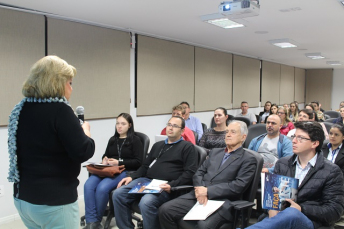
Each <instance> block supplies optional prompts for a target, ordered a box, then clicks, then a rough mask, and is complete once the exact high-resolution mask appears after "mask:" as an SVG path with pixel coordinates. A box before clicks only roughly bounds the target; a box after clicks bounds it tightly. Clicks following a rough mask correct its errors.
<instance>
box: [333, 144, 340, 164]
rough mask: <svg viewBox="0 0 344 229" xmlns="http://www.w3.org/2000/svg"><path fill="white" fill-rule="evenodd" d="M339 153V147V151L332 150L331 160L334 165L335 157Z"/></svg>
mask: <svg viewBox="0 0 344 229" xmlns="http://www.w3.org/2000/svg"><path fill="white" fill-rule="evenodd" d="M338 151H339V147H338V148H337V149H335V150H332V159H331V161H332V163H334V161H335V158H334V156H335V155H336V153H337V152H338Z"/></svg>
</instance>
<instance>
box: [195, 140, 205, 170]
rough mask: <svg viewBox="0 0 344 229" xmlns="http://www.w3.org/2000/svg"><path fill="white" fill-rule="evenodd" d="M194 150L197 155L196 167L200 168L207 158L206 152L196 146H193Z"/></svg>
mask: <svg viewBox="0 0 344 229" xmlns="http://www.w3.org/2000/svg"><path fill="white" fill-rule="evenodd" d="M195 150H196V151H197V153H198V167H200V166H201V165H202V164H203V162H204V161H205V159H206V158H207V151H206V150H205V149H204V148H203V147H200V146H197V145H195Z"/></svg>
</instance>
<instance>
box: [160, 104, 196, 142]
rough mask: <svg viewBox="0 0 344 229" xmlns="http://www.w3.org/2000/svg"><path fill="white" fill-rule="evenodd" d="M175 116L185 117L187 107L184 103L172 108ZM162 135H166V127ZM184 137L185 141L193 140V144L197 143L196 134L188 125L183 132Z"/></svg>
mask: <svg viewBox="0 0 344 229" xmlns="http://www.w3.org/2000/svg"><path fill="white" fill-rule="evenodd" d="M173 116H179V117H181V118H183V119H184V117H185V109H184V108H183V106H182V105H177V106H174V107H173V108H172V117H173ZM161 135H166V127H165V128H164V129H162V131H161ZM182 137H183V139H184V140H185V141H188V142H191V143H192V144H194V145H196V140H195V134H194V133H193V132H192V130H190V129H189V128H188V127H185V129H184V131H183V132H182Z"/></svg>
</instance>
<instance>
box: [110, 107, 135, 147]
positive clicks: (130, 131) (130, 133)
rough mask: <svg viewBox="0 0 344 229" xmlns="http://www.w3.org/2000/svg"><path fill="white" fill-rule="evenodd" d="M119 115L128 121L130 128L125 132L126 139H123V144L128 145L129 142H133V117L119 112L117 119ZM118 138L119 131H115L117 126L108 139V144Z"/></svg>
mask: <svg viewBox="0 0 344 229" xmlns="http://www.w3.org/2000/svg"><path fill="white" fill-rule="evenodd" d="M119 117H122V118H124V119H125V120H126V121H127V122H128V123H129V125H130V128H129V129H128V132H127V140H126V141H125V144H126V145H129V144H131V143H132V142H133V138H134V135H135V130H134V122H133V118H132V117H131V115H130V114H128V113H121V114H119V115H118V116H117V119H118V118H119ZM118 138H119V133H118V132H117V128H115V134H114V136H113V137H112V138H111V139H110V142H109V143H110V145H112V144H114V143H115V142H116V141H117V139H118Z"/></svg>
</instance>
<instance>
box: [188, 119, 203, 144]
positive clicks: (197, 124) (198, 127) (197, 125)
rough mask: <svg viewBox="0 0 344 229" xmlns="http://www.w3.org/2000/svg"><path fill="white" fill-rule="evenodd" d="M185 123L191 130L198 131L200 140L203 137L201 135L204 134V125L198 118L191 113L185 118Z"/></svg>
mask: <svg viewBox="0 0 344 229" xmlns="http://www.w3.org/2000/svg"><path fill="white" fill-rule="evenodd" d="M185 125H186V126H187V127H188V128H189V129H190V130H193V131H195V132H197V134H198V140H200V139H201V137H202V135H203V127H202V124H201V121H200V120H199V119H198V118H196V117H194V116H191V115H189V118H188V119H186V120H185Z"/></svg>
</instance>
